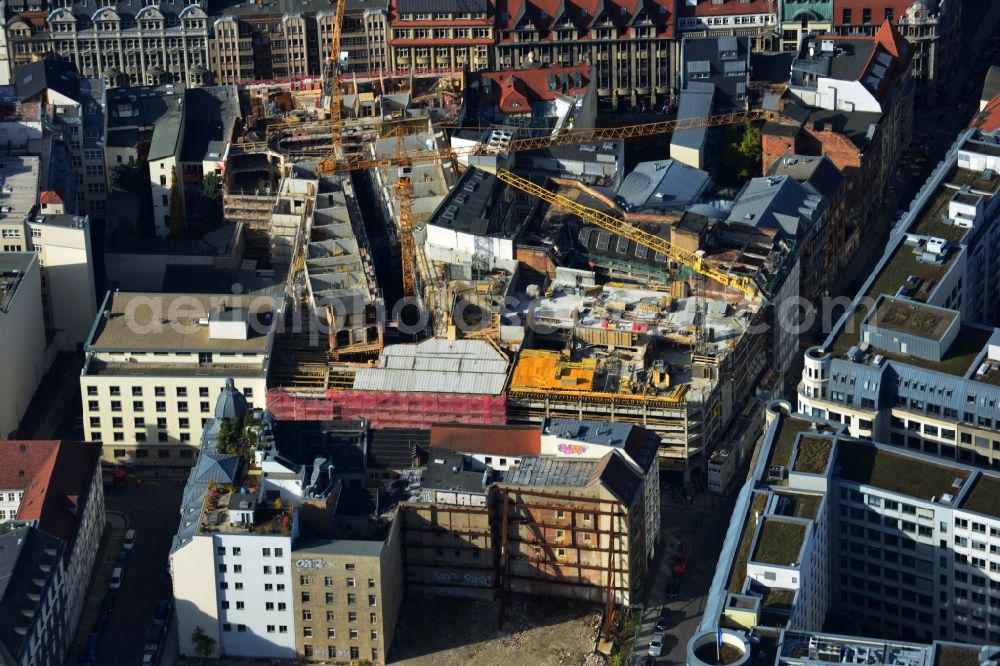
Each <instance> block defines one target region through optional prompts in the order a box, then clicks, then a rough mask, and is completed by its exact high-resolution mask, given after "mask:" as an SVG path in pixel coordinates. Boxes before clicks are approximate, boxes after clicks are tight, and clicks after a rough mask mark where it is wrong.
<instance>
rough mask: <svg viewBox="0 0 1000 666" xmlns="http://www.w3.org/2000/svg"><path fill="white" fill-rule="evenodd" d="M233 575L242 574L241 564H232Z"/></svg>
mask: <svg viewBox="0 0 1000 666" xmlns="http://www.w3.org/2000/svg"><path fill="white" fill-rule="evenodd" d="M233 573H243V565H242V564H234V565H233Z"/></svg>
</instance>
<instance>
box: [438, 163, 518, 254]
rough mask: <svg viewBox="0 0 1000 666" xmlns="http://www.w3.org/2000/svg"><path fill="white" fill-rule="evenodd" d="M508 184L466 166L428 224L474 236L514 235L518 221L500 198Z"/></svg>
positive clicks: (503, 236) (510, 236)
mask: <svg viewBox="0 0 1000 666" xmlns="http://www.w3.org/2000/svg"><path fill="white" fill-rule="evenodd" d="M506 187H507V186H506V185H505V184H504V183H503V182H502V181H500V180H498V179H497V177H496V176H494V175H493V174H491V173H487V172H485V171H482V170H480V169H466V170H465V173H464V174H462V177H461V178H460V179H459V180H458V183H457V184H456V185H455V187H453V188H452V189H451V192H449V193H448V196H447V197H445V199H444V201H442V202H441V203H440V204H439V205H438V207H437V210H435V211H434V215H433V216H432V217H431V218H430V219H429V220H428V222H427V223H428V224H433V225H435V226H438V227H445V228H447V229H453V230H455V231H459V232H463V233H467V234H472V235H474V236H495V237H500V238H513V236H514V235H515V234H516V233H517V223H516V222H517V221H516V220H514V219H512V218H508V216H507V215H506V213H507V206H506V205H502V204H501V199H500V197H501V195H502V194H503V192H504V190H505V189H506Z"/></svg>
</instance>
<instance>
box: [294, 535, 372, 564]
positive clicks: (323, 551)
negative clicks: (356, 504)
mask: <svg viewBox="0 0 1000 666" xmlns="http://www.w3.org/2000/svg"><path fill="white" fill-rule="evenodd" d="M384 545H385V542H384V541H374V540H371V539H301V540H299V541H298V543H297V544H296V546H295V548H294V549H293V550H292V559H293V560H297V559H300V558H303V557H309V556H310V555H335V556H341V555H342V556H347V557H378V556H379V555H380V554H381V553H382V547H383V546H384Z"/></svg>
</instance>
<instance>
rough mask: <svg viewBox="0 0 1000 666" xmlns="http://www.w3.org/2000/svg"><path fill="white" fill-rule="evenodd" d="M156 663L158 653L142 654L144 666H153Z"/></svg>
mask: <svg viewBox="0 0 1000 666" xmlns="http://www.w3.org/2000/svg"><path fill="white" fill-rule="evenodd" d="M154 663H156V653H155V652H143V653H142V666H153V664H154Z"/></svg>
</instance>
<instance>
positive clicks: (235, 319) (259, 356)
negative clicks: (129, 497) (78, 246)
mask: <svg viewBox="0 0 1000 666" xmlns="http://www.w3.org/2000/svg"><path fill="white" fill-rule="evenodd" d="M281 307H282V306H281V305H280V304H279V302H277V301H276V300H275V299H273V298H272V297H271V296H205V295H199V296H189V295H184V294H158V293H124V292H114V293H110V292H109V293H108V295H107V296H106V297H105V300H104V303H103V304H102V306H101V308H100V311H99V313H98V315H97V317H96V319H95V321H94V325H93V329H92V332H91V335H90V337H89V339H88V341H87V344H86V346H85V352H86V359H85V362H84V367H83V371H82V373H81V377H80V387H81V396H82V398H81V399H82V401H83V417H84V430H85V433H86V439H87V441H90V442H97V441H99V442H103V444H104V459H105V460H109V461H118V462H125V461H132V462H135V463H138V464H141V465H150V466H166V467H176V466H190V465H192V464H193V463H194V458H195V451H196V449H197V443H198V442H199V441H200V439H201V436H202V429H203V428H204V426H205V424H206V423H207V422H208V421H209V419H210V418H211V417H212V410H213V407H214V405H215V399H216V398H217V397H218V395H219V392H220V390H221V389H222V388H223V387H224V386H225V385H226V381H227V379H228V378H232V379H233V380H234V381H235V384H236V387H237V388H238V389H239V390H240V391H242V393H243V395H244V396H246V400H247V402H248V403H250V404H251V405H253V404H254V401H255V400H260V401H263V399H264V394H265V391H266V380H267V371H268V365H269V362H270V354H271V347H272V344H273V335H274V324H275V322H276V321H278V320H279V319H280V318H281V316H282V310H281ZM258 404H261V403H258Z"/></svg>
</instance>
